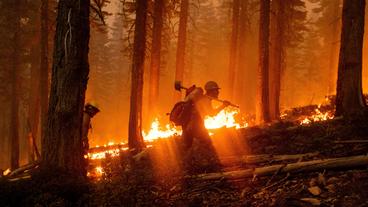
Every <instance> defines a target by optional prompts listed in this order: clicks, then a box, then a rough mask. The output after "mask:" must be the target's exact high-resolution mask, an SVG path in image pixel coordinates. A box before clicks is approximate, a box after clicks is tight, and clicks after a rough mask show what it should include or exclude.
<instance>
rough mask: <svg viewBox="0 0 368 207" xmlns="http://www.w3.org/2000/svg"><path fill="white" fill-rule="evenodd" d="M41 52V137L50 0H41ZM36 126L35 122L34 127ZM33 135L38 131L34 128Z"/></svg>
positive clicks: (45, 104) (46, 92)
mask: <svg viewBox="0 0 368 207" xmlns="http://www.w3.org/2000/svg"><path fill="white" fill-rule="evenodd" d="M40 46H41V54H40V72H39V75H40V77H39V84H40V85H39V90H40V92H39V94H40V100H39V103H40V109H41V110H40V113H41V114H40V123H41V137H44V136H45V126H46V123H47V110H48V101H49V98H48V97H49V0H41V42H40ZM34 127H36V126H35V124H34V126H33V127H32V128H34ZM37 127H38V126H37ZM32 131H34V132H33V137H34V138H35V137H36V134H37V133H36V131H35V130H32ZM41 139H42V138H41Z"/></svg>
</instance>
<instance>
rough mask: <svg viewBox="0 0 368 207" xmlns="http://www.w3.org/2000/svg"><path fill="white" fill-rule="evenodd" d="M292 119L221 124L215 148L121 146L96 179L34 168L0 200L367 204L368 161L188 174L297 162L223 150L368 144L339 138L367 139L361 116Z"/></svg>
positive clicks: (324, 151) (331, 154)
mask: <svg viewBox="0 0 368 207" xmlns="http://www.w3.org/2000/svg"><path fill="white" fill-rule="evenodd" d="M302 111H303V110H302ZM304 111H306V109H305V110H304ZM298 113H299V112H298ZM295 114H296V113H295ZM292 120H293V118H292V117H289V118H288V119H286V120H284V121H282V122H278V123H274V124H272V125H269V126H263V127H250V128H246V129H240V130H235V129H220V130H218V131H217V132H216V135H214V137H213V139H212V142H213V143H212V144H213V146H214V148H211V147H208V146H207V143H205V144H204V143H203V142H200V141H196V142H195V143H194V144H195V145H194V146H195V147H193V148H192V149H190V152H183V150H182V149H181V147H180V143H181V140H180V138H179V137H177V138H174V139H169V140H160V141H158V142H157V143H155V144H154V146H153V147H152V148H150V149H148V150H146V151H145V152H143V153H141V154H139V155H136V156H134V157H132V156H129V155H126V154H125V155H122V156H121V157H119V158H108V159H106V160H105V161H104V162H103V163H102V164H103V167H104V169H105V174H104V176H103V177H102V178H100V179H99V180H93V179H92V180H87V181H86V180H85V181H80V180H78V181H76V180H74V179H71V178H70V177H68V176H58V177H57V178H56V179H53V180H51V181H47V182H46V181H45V180H44V177H43V176H42V175H39V174H37V173H36V174H34V175H33V177H32V179H30V180H22V181H17V182H8V181H6V180H1V181H0V206H312V205H315V206H352V207H356V206H368V199H366V198H368V169H367V167H366V166H363V167H360V168H345V169H334V170H319V171H312V172H301V173H289V174H284V173H279V172H277V173H274V174H273V175H270V176H254V177H253V178H241V179H236V180H228V179H225V178H221V179H216V180H211V181H199V180H194V179H191V178H190V175H193V174H198V173H210V172H224V171H233V170H242V169H251V168H256V167H262V166H269V165H274V164H280V163H289V162H297V161H296V160H292V161H282V162H275V161H272V160H271V161H270V162H265V163H261V164H252V165H249V164H248V165H245V164H240V163H234V162H232V163H230V164H229V163H227V164H226V163H225V164H222V165H221V164H218V163H219V160H220V161H221V160H223V158H229V157H232V158H234V157H240V155H244V154H246V155H260V154H273V155H284V154H301V153H312V152H313V153H314V152H317V153H318V154H317V155H316V156H313V157H310V158H307V159H303V160H298V161H305V160H318V159H325V158H336V157H346V156H354V155H365V154H367V152H368V143H341V142H336V141H342V140H368V120H367V119H366V118H364V117H363V118H358V119H355V120H342V119H334V120H329V121H324V122H317V123H312V124H310V125H307V126H300V125H299V124H298V123H295V122H292ZM214 149H216V153H214V152H213V150H214Z"/></svg>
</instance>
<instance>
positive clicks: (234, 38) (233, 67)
mask: <svg viewBox="0 0 368 207" xmlns="http://www.w3.org/2000/svg"><path fill="white" fill-rule="evenodd" d="M232 4H233V5H232V6H233V8H232V21H231V38H230V56H229V80H228V81H229V82H228V83H229V92H230V93H229V94H230V98H234V97H235V74H236V72H237V64H236V63H237V54H238V46H239V44H238V33H239V21H240V20H239V13H240V1H239V0H233V2H232Z"/></svg>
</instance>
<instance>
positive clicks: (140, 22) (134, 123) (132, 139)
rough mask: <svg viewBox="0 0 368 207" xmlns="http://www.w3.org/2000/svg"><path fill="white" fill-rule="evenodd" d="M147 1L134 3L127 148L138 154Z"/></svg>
mask: <svg viewBox="0 0 368 207" xmlns="http://www.w3.org/2000/svg"><path fill="white" fill-rule="evenodd" d="M146 20H147V1H146V0H137V1H136V19H135V31H134V48H133V62H132V87H131V93H130V116H129V140H128V143H129V148H130V149H135V151H137V152H139V151H141V150H142V148H143V147H144V142H143V137H142V97H143V72H144V58H145V50H146Z"/></svg>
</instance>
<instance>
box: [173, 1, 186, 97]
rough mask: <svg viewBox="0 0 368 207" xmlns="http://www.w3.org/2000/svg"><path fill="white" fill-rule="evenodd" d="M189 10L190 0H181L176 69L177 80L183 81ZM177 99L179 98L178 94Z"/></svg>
mask: <svg viewBox="0 0 368 207" xmlns="http://www.w3.org/2000/svg"><path fill="white" fill-rule="evenodd" d="M188 10H189V0H181V3H180V19H179V33H178V46H177V49H176V71H175V80H180V81H183V79H184V68H185V50H186V42H187V23H188ZM176 94H178V93H176ZM176 99H179V96H178V95H177V96H176Z"/></svg>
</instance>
